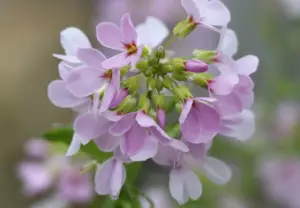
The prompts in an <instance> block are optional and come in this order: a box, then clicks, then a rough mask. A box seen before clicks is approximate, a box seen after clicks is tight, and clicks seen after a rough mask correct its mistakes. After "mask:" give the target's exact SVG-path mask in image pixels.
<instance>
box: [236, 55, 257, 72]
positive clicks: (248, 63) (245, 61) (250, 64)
mask: <svg viewBox="0 0 300 208" xmlns="http://www.w3.org/2000/svg"><path fill="white" fill-rule="evenodd" d="M235 64H236V67H237V69H238V73H239V74H241V75H250V74H252V73H254V72H256V70H257V68H258V64H259V59H258V58H257V57H256V56H254V55H247V56H244V57H242V58H240V59H239V60H237V61H236V62H235Z"/></svg>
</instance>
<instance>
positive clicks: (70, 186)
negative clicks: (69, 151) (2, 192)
mask: <svg viewBox="0 0 300 208" xmlns="http://www.w3.org/2000/svg"><path fill="white" fill-rule="evenodd" d="M52 149H53V147H52V145H51V144H49V143H48V142H47V141H44V140H41V139H31V140H29V141H28V142H27V143H26V145H25V153H26V156H28V157H29V158H28V160H26V161H23V162H22V163H20V164H19V166H18V169H17V172H18V177H19V178H20V180H21V182H22V183H23V192H24V194H25V195H27V196H36V195H40V194H43V193H45V192H46V191H49V190H50V189H52V188H55V189H54V190H55V193H53V194H54V198H55V200H54V199H52V197H51V200H50V201H51V203H54V201H56V202H57V203H59V204H65V205H64V206H59V207H68V204H88V203H89V202H90V200H91V199H92V198H93V195H94V191H93V186H92V181H91V178H90V176H89V175H88V174H82V171H81V166H82V164H84V163H83V162H84V161H86V159H84V160H82V158H81V159H80V160H79V161H78V160H77V161H75V160H73V161H70V159H69V158H66V157H65V156H64V155H63V154H60V153H57V152H53V151H52ZM43 203H45V202H43ZM52 206H53V204H52ZM37 207H41V206H37ZM43 207H44V206H43Z"/></svg>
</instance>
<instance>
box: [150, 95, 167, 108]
mask: <svg viewBox="0 0 300 208" xmlns="http://www.w3.org/2000/svg"><path fill="white" fill-rule="evenodd" d="M152 98H153V102H154V104H155V106H156V107H159V108H164V106H165V104H166V95H165V94H154V95H152Z"/></svg>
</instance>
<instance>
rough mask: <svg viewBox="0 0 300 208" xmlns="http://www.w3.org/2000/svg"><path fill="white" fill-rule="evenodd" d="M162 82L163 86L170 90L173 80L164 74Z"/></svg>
mask: <svg viewBox="0 0 300 208" xmlns="http://www.w3.org/2000/svg"><path fill="white" fill-rule="evenodd" d="M162 84H163V86H164V87H165V88H167V89H169V90H172V88H173V80H172V78H171V77H169V76H164V78H163V81H162Z"/></svg>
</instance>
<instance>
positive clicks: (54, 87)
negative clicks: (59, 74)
mask: <svg viewBox="0 0 300 208" xmlns="http://www.w3.org/2000/svg"><path fill="white" fill-rule="evenodd" d="M48 97H49V99H50V101H51V102H52V103H53V104H54V105H56V106H58V107H61V108H73V107H76V106H78V105H80V104H82V103H84V102H85V101H86V99H85V98H78V97H75V96H74V95H73V94H72V93H71V92H70V91H69V90H68V89H67V87H66V83H65V82H64V81H63V80H55V81H53V82H51V83H50V84H49V86H48Z"/></svg>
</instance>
